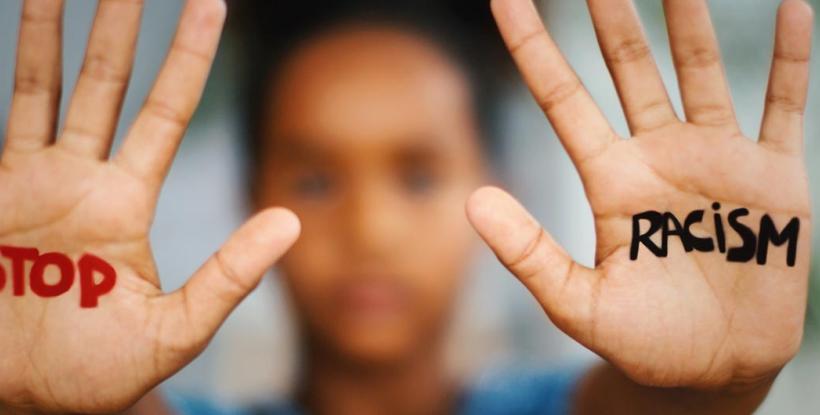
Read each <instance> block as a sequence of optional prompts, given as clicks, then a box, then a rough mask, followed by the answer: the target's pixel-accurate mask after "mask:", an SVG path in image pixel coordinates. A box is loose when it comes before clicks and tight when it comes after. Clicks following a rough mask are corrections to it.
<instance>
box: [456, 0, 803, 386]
mask: <svg viewBox="0 0 820 415" xmlns="http://www.w3.org/2000/svg"><path fill="white" fill-rule="evenodd" d="M589 7H590V11H591V12H592V16H593V21H594V23H595V28H596V31H597V33H598V39H599V42H600V43H601V47H602V49H603V52H604V56H605V58H606V61H607V64H608V67H609V69H610V72H611V73H612V76H613V78H614V80H615V83H616V86H617V88H618V92H619V94H620V96H621V101H622V103H623V105H624V110H625V113H626V116H627V119H628V122H629V126H630V129H631V130H632V133H633V136H632V137H631V139H629V140H622V139H620V138H619V137H617V135H616V134H615V133H614V132H613V131H612V129H611V127H610V126H609V124H608V123H607V122H606V120H605V119H604V118H603V116H602V115H601V113H600V111H599V110H598V109H597V108H596V107H595V105H594V103H593V102H592V100H591V98H590V97H589V95H588V94H587V93H586V91H584V89H583V87H582V86H581V84H580V82H579V81H578V79H577V77H576V76H575V75H574V74H573V73H572V70H571V69H570V68H569V66H568V65H567V64H566V62H565V61H564V60H563V58H562V57H561V55H560V52H558V50H557V48H556V46H555V44H554V43H553V42H552V41H551V39H550V37H549V35H548V34H547V33H546V31H545V30H544V29H543V26H542V24H541V22H540V19H539V18H538V15H537V13H536V12H535V9H534V8H533V7H532V5H531V3H530V2H529V0H498V1H494V2H493V11H494V13H495V15H496V19H497V21H498V23H499V27H500V29H501V31H502V34H503V35H504V38H505V40H506V42H507V44H508V46H509V47H510V50H511V52H512V54H513V57H514V58H515V60H516V62H517V64H518V65H519V67H520V69H521V71H522V73H523V75H524V77H525V78H526V80H527V83H528V84H529V86H530V89H531V90H532V91H533V94H534V95H535V97H536V98H537V100H538V102H539V104H540V105H541V106H542V107H543V108H544V110H545V112H546V114H547V116H548V117H549V118H550V121H551V122H552V124H553V126H554V127H555V130H556V132H557V134H558V136H559V138H560V139H561V141H562V143H563V144H564V146H565V148H566V149H567V151H568V152H569V154H570V157H571V158H572V159H573V162H574V163H575V165H576V168H577V169H578V170H579V173H580V174H581V178H582V180H583V183H584V187H585V189H586V194H587V197H588V199H589V201H590V204H591V207H592V211H593V214H594V217H595V228H596V236H597V247H596V268H595V269H594V270H593V269H587V268H584V267H582V266H579V265H577V264H576V263H574V262H573V261H572V260H571V259H570V258H569V257H568V256H567V254H566V253H565V252H564V251H563V250H562V249H561V248H560V247H559V246H557V245H556V244H555V242H554V241H553V240H552V239H551V238H550V237H549V236H548V235H547V234H546V233H545V232H544V231H543V230H542V229H541V227H540V226H538V225H537V223H536V222H535V221H534V220H533V219H532V218H531V217H530V216H529V215H528V214H527V213H526V211H525V210H523V208H521V207H520V205H518V204H517V202H515V201H514V200H513V199H512V198H511V197H510V196H509V195H507V194H506V193H503V192H501V191H499V190H497V189H483V190H480V191H478V192H477V193H476V194H475V195H474V196H473V197H472V198H471V201H470V203H469V205H468V213H469V215H470V218H471V220H472V222H473V224H474V225H475V227H476V228H477V230H478V231H479V233H481V235H482V237H483V238H484V239H485V240H486V241H487V242H488V243H489V244H490V246H491V247H492V248H493V249H494V251H495V252H496V253H497V254H498V256H499V258H500V259H501V260H502V261H503V262H504V263H505V265H506V266H507V267H508V268H509V269H510V270H511V271H512V272H513V273H514V274H516V275H517V276H518V277H519V278H520V279H521V280H522V281H523V282H524V283H525V285H526V286H527V287H528V288H529V289H530V291H531V292H532V293H533V295H534V296H535V297H536V298H537V299H538V300H539V302H540V303H541V304H542V305H543V307H544V308H545V310H546V311H547V314H548V315H549V316H550V318H551V319H552V320H553V321H555V323H556V324H557V325H558V327H560V328H561V329H562V330H564V331H565V332H566V333H568V334H569V335H570V336H572V337H573V338H575V339H577V340H578V341H580V342H581V343H583V344H584V345H585V346H587V347H589V348H590V349H592V350H593V351H595V352H597V353H599V354H600V355H601V356H603V357H604V358H606V359H607V360H609V361H610V362H612V363H613V364H614V365H616V366H617V367H619V368H620V369H621V370H623V371H624V372H625V373H626V374H627V375H628V376H629V377H631V378H632V379H633V380H635V381H637V382H639V383H642V384H647V385H663V386H693V387H718V386H725V385H729V384H747V383H753V382H757V381H760V380H763V379H769V378H770V377H771V376H773V375H774V374H776V373H777V371H778V370H779V369H780V368H781V367H782V366H783V365H785V363H786V362H788V360H790V359H791V358H792V357H793V356H794V354H795V353H796V352H797V349H798V347H799V345H800V340H801V337H802V324H803V315H804V312H805V304H806V293H807V276H808V264H809V239H810V236H809V232H808V231H809V230H810V229H811V224H810V216H811V215H810V211H811V209H810V203H809V195H808V184H807V180H806V172H805V166H804V163H803V154H802V135H803V132H802V127H801V123H802V110H803V106H804V104H805V97H806V83H807V79H808V64H807V61H808V54H809V49H810V40H809V39H810V32H811V24H812V21H811V12H810V9H809V8H808V7H807V6H806V5H805V4H804V3H803V2H802V1H799V0H787V1H786V2H784V5H783V7H781V10H780V14H779V21H778V23H779V24H778V34H777V48H776V53H775V57H776V58H775V62H774V66H773V72H772V79H771V85H770V89H769V95H768V98H769V99H768V100H767V103H768V105H767V109H766V115H765V117H764V122H763V127H762V131H761V140H760V143H755V142H753V141H751V140H748V139H746V138H744V137H743V136H742V134H741V133H740V131H739V128H738V126H737V122H736V120H735V117H734V111H733V108H732V104H731V98H730V96H729V93H728V88H727V86H726V82H725V79H724V76H723V70H722V68H721V65H720V59H719V52H718V47H717V42H716V40H715V38H714V35H713V33H712V30H711V23H710V22H709V16H708V10H707V7H706V2H705V0H667V1H666V2H665V8H666V12H667V17H668V23H669V29H670V40H671V43H672V49H673V53H674V58H675V64H676V68H677V72H678V78H679V81H680V84H681V92H682V96H683V100H684V109H685V112H686V116H687V119H686V121H685V122H683V121H680V120H679V119H678V118H677V116H676V115H675V112H674V110H673V109H672V106H671V104H670V103H669V99H668V97H667V94H666V91H665V90H664V88H663V83H662V81H661V79H660V76H659V75H658V72H657V69H656V68H655V65H654V62H653V59H652V57H651V54H650V53H649V49H648V47H647V46H646V42H645V40H644V39H643V37H642V35H641V32H640V24H639V23H638V19H637V15H636V13H635V11H634V8H633V7H632V4H631V1H629V0H589ZM693 22H694V23H695V24H693ZM713 202H718V203H720V205H721V206H720V208H719V210H718V211H719V212H720V214H721V216H722V218H723V219H722V224H723V226H724V228H725V229H724V230H725V234H726V238H727V239H726V245H727V247H728V248H731V247H736V246H739V245H742V241H741V238H740V236H739V235H738V234H737V233H736V232H735V231H734V230H733V228H732V227H731V226H730V225H729V224H728V223H727V216H728V215H729V213H730V212H731V211H732V210H734V209H738V208H746V209H748V211H749V214H748V216H742V217H741V218H740V219H739V222H742V223H743V224H745V225H746V226H748V227H749V228H751V229H753V230H754V232H755V233H758V228H759V226H760V223H761V218H762V217H763V216H764V215H766V214H768V215H769V216H770V217H771V218H772V219H773V221H774V224H775V225H776V228H777V230H778V231H781V230H783V227H784V226H785V225H786V224H787V223H788V222H789V221H790V220H791V219H792V218H797V220H799V221H800V232H799V237H798V240H797V255H796V258H797V260H796V263H795V264H794V266H787V261H786V246H785V245H784V246H782V247H779V248H775V247H774V246H771V244H770V245H769V250H768V258H767V261H766V263H765V264H758V263H757V262H756V260H755V259H754V258H751V260H749V261H746V262H730V261H728V260H727V255H726V253H721V252H720V250H719V249H718V247H717V235H718V231H716V226H715V222H714V220H713V219H712V217H713V212H714V209H713V207H712V204H713ZM648 210H654V211H659V212H671V213H672V214H674V216H675V217H676V218H679V220H680V221H681V222H684V220H685V218H686V217H687V215H688V214H689V213H690V212H693V211H698V210H703V211H705V212H704V213H703V218H702V219H703V220H702V221H698V223H696V224H694V225H693V226H692V228H691V230H692V233H693V234H695V235H697V236H699V237H701V238H712V240H713V242H712V243H713V245H714V249H713V250H711V251H709V252H699V251H697V250H692V251H691V252H686V251H685V250H684V246H683V244H682V243H681V239H680V238H678V237H677V236H670V237H669V239H668V244H667V247H668V255H667V256H666V257H658V256H656V255H653V254H652V253H651V252H650V251H649V250H647V249H646V248H645V247H643V246H641V247H640V249H639V250H638V256H637V258H635V259H633V258H631V257H630V247H631V244H632V243H633V238H634V235H633V228H632V227H633V215H636V214H639V213H641V212H644V211H648ZM669 226H672V225H669ZM640 230H641V231H644V232H645V231H646V223H643V226H642V228H640ZM660 233H661V232H658V237H656V238H653V239H654V241H655V242H656V243H657V244H658V245H660V238H659V236H660ZM755 248H757V247H756V246H755Z"/></svg>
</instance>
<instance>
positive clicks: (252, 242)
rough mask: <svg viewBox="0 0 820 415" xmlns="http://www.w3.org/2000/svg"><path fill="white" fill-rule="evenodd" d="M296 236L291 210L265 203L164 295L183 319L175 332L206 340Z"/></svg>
mask: <svg viewBox="0 0 820 415" xmlns="http://www.w3.org/2000/svg"><path fill="white" fill-rule="evenodd" d="M298 236H299V220H298V219H297V218H296V216H295V215H294V214H293V213H291V212H290V211H289V210H286V209H281V208H275V209H269V210H266V211H263V212H261V213H259V214H257V215H256V216H254V217H253V218H251V220H249V221H248V222H247V223H245V225H243V226H242V227H241V228H239V230H238V231H236V233H234V234H233V235H232V236H231V237H230V239H228V241H227V242H226V243H225V245H223V246H222V248H221V249H220V250H219V251H218V252H217V253H216V254H214V255H213V256H212V257H211V258H210V259H209V260H208V261H207V262H206V263H205V264H204V265H203V266H202V267H201V268H200V269H199V270H198V271H197V272H196V273H195V274H194V275H193V276H192V277H191V279H190V280H189V281H188V282H187V283H186V284H185V286H183V287H182V288H181V289H180V290H178V291H176V292H174V293H172V294H170V295H169V296H168V297H167V301H170V302H171V304H173V306H174V307H175V309H176V310H177V312H176V313H172V314H171V317H170V318H173V319H174V320H173V322H174V323H175V324H180V325H182V326H181V327H179V330H175V332H176V333H188V334H191V335H192V338H191V339H190V340H192V341H193V342H194V343H197V344H204V343H205V342H207V341H208V339H210V338H211V336H213V334H214V333H215V332H216V330H217V329H218V328H219V326H220V325H221V324H222V322H223V321H225V319H226V318H227V317H228V314H230V312H231V311H232V310H233V309H234V308H235V307H236V306H237V305H238V304H239V302H240V301H242V299H243V298H245V296H247V295H248V294H249V293H250V292H251V291H253V289H254V288H256V286H257V285H258V284H259V281H260V280H261V279H262V276H263V275H264V273H265V271H267V270H268V269H269V268H270V267H271V266H272V265H273V263H274V262H276V260H278V259H279V257H280V256H282V254H284V253H285V251H286V250H287V249H288V248H290V246H291V245H292V244H293V242H294V241H296V238H297V237H298ZM179 316H183V317H182V318H179ZM174 323H172V325H171V326H172V327H173V324H174ZM191 330H192V331H191Z"/></svg>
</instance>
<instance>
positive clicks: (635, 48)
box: [605, 37, 651, 64]
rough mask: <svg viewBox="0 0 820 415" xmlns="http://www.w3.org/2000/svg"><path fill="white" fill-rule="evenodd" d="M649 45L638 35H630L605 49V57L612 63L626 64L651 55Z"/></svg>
mask: <svg viewBox="0 0 820 415" xmlns="http://www.w3.org/2000/svg"><path fill="white" fill-rule="evenodd" d="M650 54H651V51H650V49H649V45H647V44H646V42H645V41H644V40H643V39H641V38H638V37H629V38H626V39H623V40H621V41H619V42H617V43H616V44H615V45H614V46H613V47H612V48H608V49H605V58H606V60H607V62H609V63H610V64H624V63H631V62H635V61H639V60H642V59H646V58H648V57H649V56H650Z"/></svg>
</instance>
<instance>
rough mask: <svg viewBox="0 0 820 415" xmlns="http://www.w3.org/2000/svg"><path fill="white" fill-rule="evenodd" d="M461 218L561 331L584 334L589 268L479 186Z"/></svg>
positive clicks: (518, 209) (499, 194)
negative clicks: (465, 217) (467, 219)
mask: <svg viewBox="0 0 820 415" xmlns="http://www.w3.org/2000/svg"><path fill="white" fill-rule="evenodd" d="M467 217H468V218H469V219H470V222H471V223H472V225H473V227H474V228H475V229H476V231H478V233H479V235H481V238H482V239H484V241H485V242H486V243H487V245H489V246H490V248H491V249H492V250H493V252H495V254H496V256H497V257H498V258H499V260H500V261H501V263H502V264H504V266H505V267H507V269H509V270H510V272H512V273H513V274H514V275H515V276H516V277H517V278H518V279H519V280H520V281H521V282H522V283H523V284H524V285H525V286H526V287H527V289H528V290H529V291H530V292H531V293H532V295H533V296H534V297H535V298H536V299H537V300H538V302H539V303H540V304H541V306H543V307H544V310H545V311H546V312H547V314H548V315H549V317H550V319H551V320H552V321H553V322H554V323H555V324H556V326H558V327H559V328H560V329H561V330H563V331H564V332H566V333H567V334H569V335H570V336H573V337H574V338H576V339H577V340H579V341H582V342H583V341H584V339H585V337H584V336H586V333H588V329H589V324H590V321H591V315H592V310H591V306H592V298H593V292H594V287H595V284H597V281H598V277H597V275H596V271H595V270H591V269H589V268H585V267H583V266H581V265H579V264H577V263H576V262H574V261H573V260H572V258H570V257H569V255H567V253H566V252H565V251H564V250H563V249H562V248H561V247H560V246H559V245H558V244H556V243H555V241H554V240H553V239H552V238H551V237H550V236H549V234H547V232H546V231H545V230H544V229H543V228H542V227H541V226H540V225H539V224H538V222H536V220H535V219H533V217H532V216H530V214H529V213H527V211H526V210H525V209H524V208H523V207H522V206H521V205H520V204H519V203H518V202H517V201H516V200H515V199H514V198H513V197H512V196H510V195H509V194H507V193H506V192H504V191H502V190H500V189H497V188H493V187H485V188H482V189H479V190H477V191H476V192H475V193H473V194H472V196H470V199H469V200H468V202H467Z"/></svg>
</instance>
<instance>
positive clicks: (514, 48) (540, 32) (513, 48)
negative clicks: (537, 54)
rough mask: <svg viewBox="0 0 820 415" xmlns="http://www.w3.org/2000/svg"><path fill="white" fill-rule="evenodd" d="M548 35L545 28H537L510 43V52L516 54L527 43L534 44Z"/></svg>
mask: <svg viewBox="0 0 820 415" xmlns="http://www.w3.org/2000/svg"><path fill="white" fill-rule="evenodd" d="M546 36H547V32H546V31H545V30H544V29H543V28H539V29H536V30H535V31H533V32H532V33H529V34H527V35H524V36H522V37H521V39H520V40H518V41H517V42H515V43H513V44H512V45H510V48H509V49H510V53H512V54H515V53H516V52H518V51H519V50H521V49H523V48H524V47H526V46H527V45H530V44H532V43H533V42H534V41H536V40H538V39H544V38H545V37H546Z"/></svg>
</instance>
